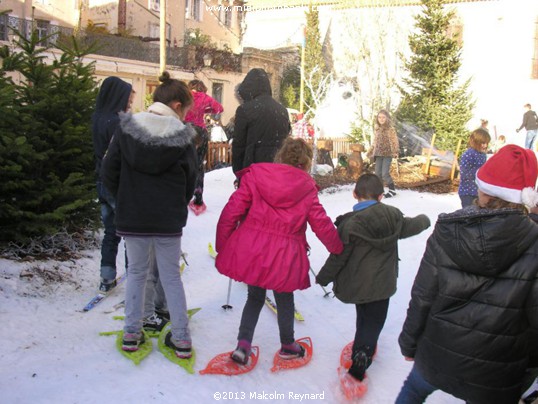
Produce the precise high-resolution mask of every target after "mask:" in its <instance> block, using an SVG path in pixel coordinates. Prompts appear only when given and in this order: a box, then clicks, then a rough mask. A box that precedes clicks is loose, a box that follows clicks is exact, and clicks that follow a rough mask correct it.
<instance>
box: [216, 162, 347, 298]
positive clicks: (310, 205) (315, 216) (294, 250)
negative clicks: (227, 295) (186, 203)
mask: <svg viewBox="0 0 538 404" xmlns="http://www.w3.org/2000/svg"><path fill="white" fill-rule="evenodd" d="M240 176H241V186H240V187H239V189H238V190H237V191H235V192H234V193H233V194H232V196H231V197H230V200H229V201H228V203H227V204H226V206H225V207H224V209H223V211H222V213H221V215H220V218H219V222H218V224H217V240H216V249H217V251H218V253H219V254H218V256H217V261H216V267H217V269H218V271H219V272H220V273H221V274H223V275H226V276H229V277H230V278H232V279H235V280H236V281H240V282H245V283H247V284H248V285H253V286H259V287H262V288H264V289H270V290H275V291H277V292H293V291H294V290H297V289H306V288H308V287H309V286H310V278H309V275H308V271H309V268H310V263H309V261H308V256H307V250H308V244H307V241H306V234H305V233H306V224H307V223H308V224H310V226H311V228H312V230H313V231H314V233H315V234H316V236H317V237H318V238H319V239H320V240H321V242H322V243H323V244H324V245H325V247H327V249H328V250H329V252H331V253H333V254H339V253H341V252H342V250H343V245H342V242H341V241H340V238H339V236H338V232H337V230H336V228H335V227H334V225H333V223H332V221H331V219H330V218H329V217H328V216H327V214H326V213H325V209H323V206H321V204H320V202H319V199H318V189H317V185H316V183H315V182H314V180H313V179H312V177H310V175H309V174H308V173H306V172H304V171H303V170H301V169H298V168H295V167H292V166H289V165H286V164H276V163H258V164H252V165H251V166H250V167H248V168H246V169H244V170H242V171H241V172H240ZM238 222H239V224H238Z"/></svg>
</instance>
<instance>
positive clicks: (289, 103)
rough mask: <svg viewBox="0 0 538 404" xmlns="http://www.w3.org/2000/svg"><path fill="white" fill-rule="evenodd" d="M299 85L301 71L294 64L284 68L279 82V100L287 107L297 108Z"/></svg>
mask: <svg viewBox="0 0 538 404" xmlns="http://www.w3.org/2000/svg"><path fill="white" fill-rule="evenodd" d="M300 85H301V72H300V70H299V68H298V67H297V66H295V65H290V66H288V67H287V68H286V69H285V70H284V74H283V75H282V81H281V83H280V101H281V102H282V104H283V105H284V106H285V107H287V108H294V109H297V110H299V91H300V90H299V87H300Z"/></svg>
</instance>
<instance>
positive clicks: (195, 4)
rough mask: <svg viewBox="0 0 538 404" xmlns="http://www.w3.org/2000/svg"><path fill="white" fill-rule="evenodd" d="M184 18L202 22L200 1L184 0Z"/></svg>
mask: <svg viewBox="0 0 538 404" xmlns="http://www.w3.org/2000/svg"><path fill="white" fill-rule="evenodd" d="M185 16H186V17H187V18H189V19H191V20H195V21H202V0H186V1H185Z"/></svg>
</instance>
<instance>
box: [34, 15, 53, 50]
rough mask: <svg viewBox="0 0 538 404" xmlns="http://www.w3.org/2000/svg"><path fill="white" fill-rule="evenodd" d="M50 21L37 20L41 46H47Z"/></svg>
mask: <svg viewBox="0 0 538 404" xmlns="http://www.w3.org/2000/svg"><path fill="white" fill-rule="evenodd" d="M49 26H50V21H45V20H36V31H37V37H38V38H39V44H40V45H46V44H45V42H46V38H47V35H48V33H49Z"/></svg>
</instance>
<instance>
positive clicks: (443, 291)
mask: <svg viewBox="0 0 538 404" xmlns="http://www.w3.org/2000/svg"><path fill="white" fill-rule="evenodd" d="M399 344H400V348H401V351H402V354H403V355H404V356H408V357H411V358H414V359H415V365H416V366H417V368H418V370H419V371H420V373H421V374H422V375H423V377H424V378H425V379H426V380H427V381H428V382H429V383H431V384H433V385H434V386H436V387H438V388H440V389H442V390H443V391H445V392H447V393H450V394H452V395H454V396H456V397H458V398H461V399H463V400H467V401H470V402H472V403H496V404H505V403H506V404H512V403H514V404H515V403H517V402H518V399H519V397H520V396H521V393H522V392H521V383H522V379H523V374H524V372H525V369H526V368H528V367H536V366H538V225H537V224H536V223H534V222H533V221H532V220H530V219H529V217H528V216H526V215H525V214H523V213H521V212H520V211H517V210H513V209H499V210H485V209H479V208H478V207H474V206H473V207H469V208H466V209H461V210H458V211H456V212H454V213H451V214H442V215H440V216H439V219H438V221H437V224H436V226H435V229H434V232H433V234H432V235H431V236H430V238H429V240H428V243H427V246H426V251H425V253H424V256H423V258H422V262H421V264H420V267H419V270H418V274H417V277H416V279H415V283H414V285H413V289H412V297H411V302H410V304H409V308H408V310H407V319H406V320H405V323H404V326H403V330H402V333H401V335H400V338H399Z"/></svg>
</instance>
